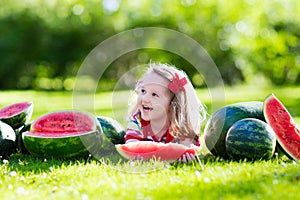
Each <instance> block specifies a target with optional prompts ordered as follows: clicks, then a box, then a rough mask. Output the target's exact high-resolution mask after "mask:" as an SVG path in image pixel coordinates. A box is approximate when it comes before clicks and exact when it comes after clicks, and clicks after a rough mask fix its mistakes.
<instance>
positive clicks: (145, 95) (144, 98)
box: [142, 94, 150, 103]
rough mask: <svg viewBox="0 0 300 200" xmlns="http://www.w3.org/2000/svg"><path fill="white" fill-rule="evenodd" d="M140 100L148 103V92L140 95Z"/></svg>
mask: <svg viewBox="0 0 300 200" xmlns="http://www.w3.org/2000/svg"><path fill="white" fill-rule="evenodd" d="M142 101H143V102H146V103H148V102H149V101H150V96H149V94H144V95H143V96H142Z"/></svg>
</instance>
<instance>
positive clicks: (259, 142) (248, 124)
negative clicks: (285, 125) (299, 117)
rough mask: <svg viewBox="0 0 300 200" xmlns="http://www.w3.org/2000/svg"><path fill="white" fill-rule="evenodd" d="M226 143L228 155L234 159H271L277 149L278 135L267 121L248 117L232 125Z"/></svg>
mask: <svg viewBox="0 0 300 200" xmlns="http://www.w3.org/2000/svg"><path fill="white" fill-rule="evenodd" d="M225 145H226V151H227V153H228V155H229V156H230V157H231V158H233V159H234V160H244V159H247V160H252V161H253V160H260V159H270V158H271V157H272V156H273V154H274V151H275V146H276V137H275V133H274V131H273V129H272V128H271V127H270V126H269V125H268V124H267V123H265V122H263V121H261V120H258V119H254V118H246V119H242V120H239V121H237V122H236V123H234V124H233V125H232V126H231V128H230V129H229V130H228V132H227V136H226V141H225Z"/></svg>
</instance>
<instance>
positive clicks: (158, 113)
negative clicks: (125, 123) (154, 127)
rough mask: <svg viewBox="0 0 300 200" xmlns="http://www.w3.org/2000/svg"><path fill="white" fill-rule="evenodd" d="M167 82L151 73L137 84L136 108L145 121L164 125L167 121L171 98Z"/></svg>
mask: <svg viewBox="0 0 300 200" xmlns="http://www.w3.org/2000/svg"><path fill="white" fill-rule="evenodd" d="M168 84H169V81H168V80H167V79H165V78H163V77H162V76H160V75H158V74H156V73H154V72H151V73H149V74H146V75H145V76H144V77H143V79H142V81H140V83H139V87H138V90H137V93H138V108H139V110H140V112H141V117H142V118H143V119H144V120H146V121H156V122H160V123H163V124H164V123H166V122H167V120H169V111H170V102H171V99H172V97H173V95H172V93H171V92H170V90H169V88H168Z"/></svg>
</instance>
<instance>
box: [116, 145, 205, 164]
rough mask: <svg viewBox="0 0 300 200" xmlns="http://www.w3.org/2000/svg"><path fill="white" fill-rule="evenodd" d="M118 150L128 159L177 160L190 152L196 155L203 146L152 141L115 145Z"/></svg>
mask: <svg viewBox="0 0 300 200" xmlns="http://www.w3.org/2000/svg"><path fill="white" fill-rule="evenodd" d="M115 146H116V149H117V151H118V152H119V153H120V154H121V155H122V156H123V157H124V158H127V159H137V158H141V159H142V160H149V159H152V158H153V159H157V160H160V161H176V160H178V159H179V158H180V157H181V156H182V155H183V154H185V153H190V154H193V155H196V154H198V153H199V152H200V149H201V147H199V146H192V147H187V146H184V145H182V144H176V143H167V144H164V143H158V142H151V141H140V142H131V143H127V144H117V145H115Z"/></svg>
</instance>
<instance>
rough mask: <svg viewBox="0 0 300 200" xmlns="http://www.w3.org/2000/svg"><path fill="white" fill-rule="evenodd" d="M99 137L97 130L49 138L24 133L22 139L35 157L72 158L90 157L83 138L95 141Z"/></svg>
mask: <svg viewBox="0 0 300 200" xmlns="http://www.w3.org/2000/svg"><path fill="white" fill-rule="evenodd" d="M97 135H99V132H98V131H97V130H96V131H92V132H89V133H84V134H80V135H75V136H65V137H52V138H47V137H38V136H33V135H32V133H30V132H24V133H22V139H23V143H24V146H25V148H26V149H27V150H28V152H29V153H30V154H32V155H34V156H38V157H55V158H70V157H86V156H88V155H89V154H90V152H89V150H88V148H87V147H86V145H85V144H84V143H83V142H82V139H81V138H83V139H86V140H90V141H94V138H95V137H97ZM94 142H96V141H94Z"/></svg>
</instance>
